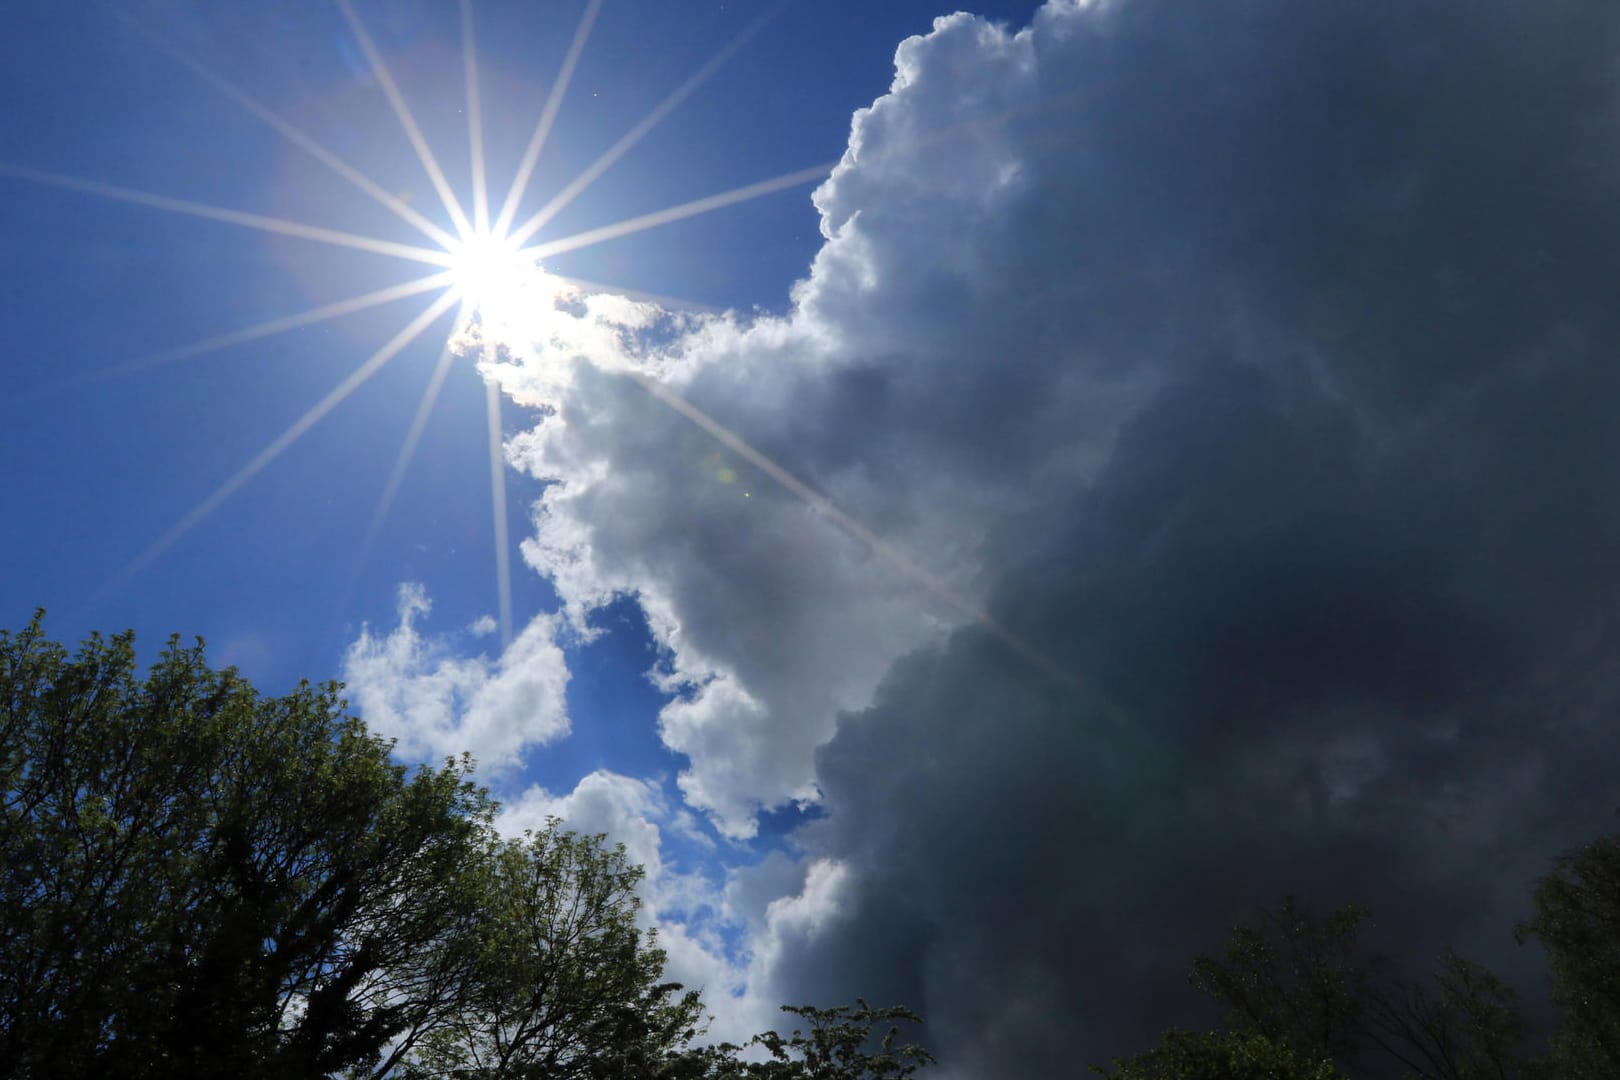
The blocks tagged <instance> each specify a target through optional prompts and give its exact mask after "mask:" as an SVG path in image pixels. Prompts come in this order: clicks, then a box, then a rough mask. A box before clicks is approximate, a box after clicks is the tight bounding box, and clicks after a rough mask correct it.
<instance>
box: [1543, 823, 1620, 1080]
mask: <svg viewBox="0 0 1620 1080" xmlns="http://www.w3.org/2000/svg"><path fill="white" fill-rule="evenodd" d="M1535 905H1536V908H1535V915H1534V917H1532V918H1531V919H1529V920H1527V921H1526V922H1524V923H1523V924H1522V925H1521V926H1520V927H1519V928H1518V934H1519V937H1520V940H1526V939H1529V938H1534V939H1536V940H1538V941H1540V942H1541V944H1542V945H1543V946H1544V947H1545V948H1546V950H1547V953H1548V955H1549V958H1550V960H1551V966H1552V989H1553V1000H1554V1001H1555V1002H1556V1003H1557V1004H1558V1005H1559V1006H1560V1007H1562V1009H1563V1010H1564V1022H1563V1024H1562V1026H1561V1027H1560V1029H1559V1032H1558V1036H1557V1038H1555V1039H1554V1041H1553V1060H1554V1061H1555V1062H1557V1064H1558V1066H1559V1067H1560V1068H1561V1069H1562V1070H1563V1072H1564V1074H1565V1075H1566V1076H1569V1077H1615V1076H1620V836H1605V837H1602V838H1600V839H1598V840H1594V841H1592V842H1591V843H1589V844H1587V845H1585V846H1584V847H1581V848H1578V849H1576V850H1575V851H1572V852H1570V853H1569V854H1567V855H1565V856H1563V857H1562V858H1560V859H1559V860H1558V861H1557V862H1556V863H1555V864H1554V866H1553V870H1552V872H1551V873H1550V874H1548V875H1547V876H1546V877H1545V878H1542V879H1541V881H1540V883H1539V884H1538V885H1537V886H1536V893H1535Z"/></svg>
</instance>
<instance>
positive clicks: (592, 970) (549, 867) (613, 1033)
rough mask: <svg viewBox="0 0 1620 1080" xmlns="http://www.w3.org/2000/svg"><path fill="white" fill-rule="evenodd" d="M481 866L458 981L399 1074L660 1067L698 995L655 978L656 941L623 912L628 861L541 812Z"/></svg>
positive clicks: (569, 1073)
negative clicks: (464, 980)
mask: <svg viewBox="0 0 1620 1080" xmlns="http://www.w3.org/2000/svg"><path fill="white" fill-rule="evenodd" d="M484 874H485V878H484V883H483V891H484V900H483V914H484V918H483V920H482V922H481V924H480V926H479V927H478V929H477V933H476V935H475V937H474V948H475V950H476V957H477V959H476V963H475V977H474V979H473V988H472V991H471V992H470V993H469V994H467V995H466V996H465V997H463V998H462V999H461V1001H460V1002H459V1007H458V1008H457V1009H456V1011H455V1013H454V1014H453V1015H452V1016H451V1017H450V1018H449V1019H448V1020H447V1022H446V1023H444V1024H443V1025H442V1026H440V1027H439V1028H438V1030H437V1031H435V1032H434V1033H433V1034H432V1035H431V1036H429V1037H428V1038H427V1039H425V1040H423V1042H422V1044H421V1045H420V1047H419V1048H418V1049H417V1050H415V1051H414V1052H413V1053H412V1054H411V1055H410V1056H409V1057H408V1058H407V1059H406V1065H405V1068H404V1070H403V1073H404V1075H405V1076H408V1077H415V1076H424V1077H426V1076H456V1077H466V1078H478V1077H489V1078H494V1077H529V1076H534V1077H546V1078H547V1080H573V1078H581V1080H584V1078H597V1077H626V1078H628V1077H656V1076H659V1075H664V1074H665V1073H667V1071H668V1070H669V1069H670V1068H671V1067H672V1064H673V1062H674V1061H675V1060H676V1059H677V1057H678V1056H679V1052H680V1050H681V1049H683V1048H684V1047H685V1045H686V1044H687V1043H688V1042H690V1041H691V1040H692V1039H693V1038H694V1037H695V1036H696V1034H697V1031H698V1029H699V1027H700V1026H701V1024H702V1020H703V1011H702V1002H701V1001H700V999H699V997H698V995H697V994H696V993H686V994H681V993H680V990H681V987H680V986H679V984H676V983H665V982H661V981H660V979H661V976H662V972H663V968H664V954H663V952H662V951H661V950H659V949H658V948H657V947H656V941H654V940H651V935H649V936H648V937H649V940H648V942H647V943H646V944H645V945H644V944H643V941H642V934H641V932H640V931H639V930H638V929H637V928H636V924H635V916H636V912H637V910H638V908H639V901H638V900H637V899H636V895H635V888H636V884H637V882H639V881H640V879H641V875H642V871H641V869H640V868H639V867H633V866H631V865H630V864H629V862H628V861H627V860H626V858H625V854H624V849H623V848H622V847H619V848H615V849H613V850H606V849H604V848H603V847H602V846H601V843H600V838H597V837H590V838H586V837H580V836H576V835H573V834H571V833H567V832H564V831H562V829H561V827H560V825H559V823H558V822H557V821H555V820H552V821H550V822H548V823H547V826H546V828H545V829H544V830H542V831H540V832H531V833H529V834H527V835H526V836H525V838H524V839H523V840H520V841H511V842H508V843H504V844H500V845H498V846H497V847H496V848H495V849H494V850H493V851H492V852H491V853H490V856H489V858H488V860H487V862H486V864H485V867H484Z"/></svg>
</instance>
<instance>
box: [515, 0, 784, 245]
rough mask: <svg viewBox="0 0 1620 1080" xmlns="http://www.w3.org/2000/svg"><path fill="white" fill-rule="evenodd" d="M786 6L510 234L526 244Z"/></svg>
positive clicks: (748, 30)
mask: <svg viewBox="0 0 1620 1080" xmlns="http://www.w3.org/2000/svg"><path fill="white" fill-rule="evenodd" d="M782 7H783V4H781V3H778V4H776V5H774V6H773V7H772V8H771V9H770V10H769V11H766V12H765V13H764V14H762V15H760V16H759V17H758V18H756V19H755V20H754V21H753V22H751V23H749V24H748V25H747V26H746V27H744V28H743V30H742V32H741V33H739V34H738V35H737V36H736V37H734V38H732V39H731V40H730V41H729V42H727V43H726V45H725V47H724V48H722V49H721V50H720V51H719V52H717V53H715V54H714V55H713V56H712V57H710V58H709V60H708V62H707V63H705V64H704V65H703V66H702V67H700V68H698V69H697V70H696V71H694V72H693V73H692V74H691V76H690V77H688V78H687V80H686V81H685V82H683V83H681V85H680V86H677V87H676V88H675V89H674V91H672V92H671V93H670V95H669V96H668V97H666V98H665V99H664V100H663V101H661V102H659V103H658V104H657V105H656V106H655V107H654V108H653V110H652V112H650V113H648V114H647V115H646V116H644V117H642V118H641V120H640V121H638V122H637V123H636V125H635V126H634V127H632V128H631V129H630V130H629V131H627V132H625V133H624V134H623V135H622V136H620V138H619V141H618V142H616V143H614V144H613V145H612V146H610V147H608V149H607V151H606V152H605V153H604V154H603V155H602V156H601V157H599V158H597V159H596V160H595V161H593V162H591V163H590V164H589V165H587V166H586V167H585V171H584V172H582V173H580V174H579V175H578V176H576V177H575V178H574V179H573V180H571V181H569V183H568V185H567V186H566V187H564V188H563V189H562V190H561V191H559V192H558V193H557V194H556V195H554V196H552V199H551V201H550V202H548V203H546V205H544V206H542V207H541V208H540V209H539V210H538V211H537V212H536V213H535V214H534V216H532V217H530V218H529V219H528V220H527V221H525V222H524V223H523V224H522V225H519V226H518V227H517V228H516V229H514V230H512V232H511V234H510V235H511V238H512V242H513V243H516V244H522V243H523V242H525V241H526V240H528V239H529V238H530V237H532V236H533V235H534V234H535V233H537V232H539V231H540V230H541V229H543V228H545V227H546V223H547V222H549V221H550V220H551V219H552V218H554V217H556V216H557V215H558V214H560V213H562V212H563V210H564V209H565V208H566V207H567V206H568V204H569V203H571V202H573V201H574V200H575V199H577V198H578V197H579V196H580V194H581V193H582V192H583V191H585V189H586V188H588V187H590V186H591V185H592V184H594V183H596V180H597V178H598V177H599V176H601V175H602V174H603V173H605V172H607V171H608V169H610V168H612V167H613V165H614V163H615V162H617V161H618V160H619V159H620V158H621V157H623V156H624V155H625V154H627V153H629V151H630V149H631V147H633V146H635V145H636V143H638V142H640V141H641V140H642V139H644V138H646V136H647V134H648V133H649V132H651V131H652V130H653V128H655V127H657V126H658V125H659V124H660V123H661V122H662V121H663V119H664V117H666V116H668V115H669V114H670V113H672V112H674V111H675V110H676V109H677V108H679V107H680V105H681V103H682V102H684V101H685V100H686V99H687V98H689V97H691V96H692V94H693V93H694V92H695V91H696V90H697V89H698V87H700V86H702V85H703V84H704V83H705V82H708V81H709V79H710V77H711V76H713V75H714V73H715V72H716V71H719V70H720V67H721V65H723V64H724V63H725V62H726V61H727V60H730V59H731V58H732V57H733V56H735V55H736V54H737V52H738V51H739V50H741V49H742V47H743V46H744V45H746V44H747V43H748V41H749V39H751V38H752V37H753V36H754V35H755V34H757V33H759V31H760V30H762V29H763V28H764V27H765V25H766V24H767V23H769V22H770V21H771V20H772V19H774V18H776V16H777V15H778V14H780V12H781V10H782Z"/></svg>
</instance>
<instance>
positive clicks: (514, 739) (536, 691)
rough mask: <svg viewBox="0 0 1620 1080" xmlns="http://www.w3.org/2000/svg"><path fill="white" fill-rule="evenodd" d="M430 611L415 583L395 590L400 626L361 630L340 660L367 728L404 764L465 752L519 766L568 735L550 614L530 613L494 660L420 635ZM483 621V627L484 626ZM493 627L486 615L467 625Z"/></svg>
mask: <svg viewBox="0 0 1620 1080" xmlns="http://www.w3.org/2000/svg"><path fill="white" fill-rule="evenodd" d="M431 608H432V604H431V602H430V601H429V599H428V596H427V591H426V590H425V589H424V588H423V587H422V586H421V585H416V584H406V585H401V586H400V589H399V603H398V622H397V623H396V624H395V626H394V627H393V629H391V630H389V631H387V632H386V633H383V634H377V633H375V632H374V631H373V630H372V628H371V627H370V626H369V625H368V626H363V627H362V628H361V631H360V636H359V638H358V639H356V640H355V641H354V642H353V643H352V644H351V645H350V646H349V648H348V651H347V652H346V654H345V655H344V662H343V680H344V682H345V683H346V684H347V687H348V694H349V696H350V698H351V700H352V702H353V704H354V706H355V708H356V709H358V710H359V712H360V713H361V715H363V716H364V717H365V718H366V723H367V725H368V726H369V727H370V728H371V729H372V730H373V731H376V732H378V733H380V734H383V735H387V736H389V737H392V738H394V739H397V740H398V747H397V750H396V753H397V754H398V755H399V756H401V757H404V758H407V759H414V760H435V759H438V758H443V757H446V756H454V755H459V754H461V753H463V752H466V753H471V754H472V755H473V757H474V758H475V759H477V761H478V762H479V763H480V764H481V765H483V766H484V767H486V768H493V769H503V768H510V767H512V766H515V765H517V764H518V763H519V762H520V761H521V759H522V755H523V752H524V751H525V750H526V749H528V748H529V747H532V746H539V745H544V744H546V743H550V742H554V741H556V740H557V739H560V738H562V737H563V736H565V735H567V734H568V730H569V720H568V708H567V689H568V665H567V662H566V660H565V659H564V657H563V652H562V649H561V648H559V647H558V645H557V643H556V641H555V639H554V636H553V631H554V628H555V622H554V620H553V619H552V618H551V617H550V616H546V615H541V616H537V617H536V618H535V619H534V620H533V621H531V622H530V623H529V625H528V626H526V627H525V628H524V629H523V631H522V632H521V633H520V634H518V635H517V637H516V638H515V639H514V640H513V641H512V644H511V645H510V646H509V647H508V648H507V649H506V651H505V652H504V653H502V654H501V656H500V657H499V658H498V659H495V660H491V659H489V658H487V657H484V656H470V657H469V656H462V655H458V653H457V651H456V649H455V648H454V643H453V642H452V641H451V640H449V639H445V638H440V637H434V636H432V635H428V634H424V633H423V632H422V631H421V630H419V629H418V623H419V622H420V621H421V620H423V619H424V618H425V617H426V616H427V614H428V613H429V611H430V610H431ZM486 624H488V625H486ZM492 629H493V620H491V619H489V618H488V617H487V616H486V617H484V618H483V619H480V620H478V621H477V622H475V623H474V624H473V625H472V627H471V628H470V632H471V633H472V634H473V635H474V636H479V635H481V634H487V633H488V632H490V631H491V630H492Z"/></svg>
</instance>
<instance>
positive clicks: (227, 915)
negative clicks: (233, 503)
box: [0, 615, 929, 1080]
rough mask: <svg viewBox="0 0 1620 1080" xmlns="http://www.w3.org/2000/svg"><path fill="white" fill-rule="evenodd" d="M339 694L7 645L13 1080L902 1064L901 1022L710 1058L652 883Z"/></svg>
mask: <svg viewBox="0 0 1620 1080" xmlns="http://www.w3.org/2000/svg"><path fill="white" fill-rule="evenodd" d="M339 689H340V688H339V687H338V686H336V685H335V684H329V685H327V686H323V687H320V688H313V687H311V686H309V685H308V684H300V685H299V687H298V688H297V689H296V690H294V691H293V692H292V693H291V694H288V695H287V696H285V697H281V698H267V697H261V696H260V695H259V694H258V693H257V692H255V691H254V689H253V688H252V687H251V686H250V685H249V684H248V683H247V682H246V681H245V680H243V679H241V678H240V677H239V676H238V675H237V674H236V672H235V671H234V670H224V671H215V670H213V669H211V668H209V666H208V664H207V663H206V660H205V658H204V655H203V647H202V643H201V642H200V641H199V642H198V643H197V644H196V645H194V646H192V647H189V648H186V647H182V646H181V645H180V644H179V642H178V640H177V639H171V640H170V642H169V646H168V648H167V649H166V650H165V651H164V652H163V653H162V654H161V655H160V656H159V658H158V660H157V662H156V664H155V665H154V666H153V667H152V668H151V670H150V672H149V673H148V674H147V676H146V677H145V678H141V677H140V676H139V675H137V673H136V663H135V651H134V641H133V637H132V636H131V635H130V634H127V633H126V634H122V635H119V636H117V637H114V638H112V639H110V640H109V639H105V638H102V637H100V636H98V635H93V636H92V637H91V638H90V639H89V640H88V641H87V642H86V643H85V644H84V645H83V646H82V647H81V648H80V650H79V651H78V653H77V654H76V655H72V656H70V655H69V654H68V653H67V651H66V650H65V649H64V648H62V647H61V646H60V645H57V644H55V643H53V642H51V641H48V640H46V638H45V636H44V634H43V631H42V629H41V617H40V616H38V615H36V616H35V618H34V620H33V622H32V623H31V624H30V625H29V626H28V628H27V629H26V630H24V631H22V632H21V633H19V634H16V635H14V636H13V635H10V634H7V633H4V632H0V1078H11V1077H15V1078H20V1080H46V1078H50V1077H57V1076H63V1077H68V1076H72V1077H77V1076H117V1077H132V1078H145V1077H160V1076H161V1077H169V1076H176V1075H180V1076H223V1077H231V1078H232V1080H260V1078H264V1080H292V1078H299V1080H303V1078H307V1077H312V1076H326V1075H343V1076H346V1077H349V1078H352V1080H360V1078H369V1080H383V1078H391V1077H398V1078H415V1080H427V1078H429V1077H445V1078H450V1077H456V1078H468V1080H481V1078H489V1080H494V1078H496V1077H500V1078H503V1080H504V1078H535V1080H540V1078H545V1080H811V1078H815V1080H903V1078H904V1077H907V1076H910V1075H911V1073H912V1071H913V1065H914V1064H915V1063H917V1062H921V1061H925V1060H929V1059H928V1057H927V1054H926V1052H925V1051H922V1050H921V1049H920V1048H917V1047H912V1046H904V1047H898V1048H896V1047H894V1046H893V1037H894V1033H893V1032H892V1031H891V1033H890V1035H889V1037H888V1038H886V1039H884V1040H881V1045H878V1044H879V1040H877V1039H876V1038H875V1037H873V1036H872V1032H871V1028H872V1026H873V1025H874V1024H875V1023H877V1022H879V1021H888V1020H891V1019H900V1018H907V1019H909V1018H911V1017H910V1014H909V1013H907V1012H906V1011H905V1010H903V1009H887V1010H873V1009H870V1008H868V1007H867V1006H866V1005H865V1003H864V1002H863V1003H862V1004H861V1006H860V1009H859V1010H848V1009H831V1010H818V1009H810V1008H803V1009H796V1010H793V1011H796V1012H798V1013H799V1014H800V1015H803V1016H805V1017H807V1018H809V1019H810V1021H811V1032H810V1034H809V1035H802V1034H801V1033H799V1032H795V1033H794V1034H793V1035H792V1036H791V1037H790V1038H788V1039H783V1038H781V1037H780V1036H778V1035H776V1034H774V1033H766V1034H765V1035H762V1036H758V1037H756V1038H755V1039H754V1040H752V1042H751V1043H750V1046H753V1047H755V1048H756V1050H757V1052H759V1053H761V1054H763V1055H765V1056H767V1057H768V1058H769V1060H766V1061H748V1060H744V1058H743V1056H742V1048H739V1047H735V1046H703V1045H698V1041H699V1036H700V1035H701V1034H702V1028H703V1024H704V1020H705V1018H704V1015H703V1005H702V1001H701V999H700V997H699V995H698V994H697V993H695V992H683V991H682V988H681V987H680V986H679V985H678V984H675V983H670V982H666V981H663V967H664V954H663V953H662V952H661V951H660V950H659V949H658V947H657V940H656V937H655V936H654V935H653V934H652V933H650V932H648V933H643V932H642V931H641V930H640V929H639V928H638V925H637V912H638V907H637V905H638V901H637V899H636V886H637V884H638V882H639V881H640V877H641V871H640V869H639V868H636V867H633V866H631V865H630V864H629V862H628V861H627V859H626V857H625V854H624V851H623V849H622V848H617V849H608V848H606V847H604V846H603V843H602V838H600V837H581V836H576V835H574V834H572V833H569V832H567V831H565V830H564V829H563V828H562V827H561V825H560V823H558V822H556V821H551V822H549V823H548V824H547V826H546V827H545V828H544V829H542V830H540V831H538V832H532V833H529V834H527V835H525V836H524V837H522V838H519V839H506V838H503V837H501V836H499V835H498V834H497V833H496V831H495V829H494V824H493V823H494V813H495V809H496V807H495V804H494V803H493V802H492V801H491V800H490V798H489V796H488V794H487V793H486V792H485V791H484V790H483V789H481V788H479V787H478V786H476V785H475V784H474V783H473V782H472V780H471V773H472V767H473V766H472V762H471V760H470V759H467V758H463V759H461V760H460V761H451V762H447V763H446V764H445V765H443V766H442V767H439V768H437V769H432V768H426V767H423V768H419V769H416V770H415V771H411V770H408V769H407V768H405V767H403V766H401V765H398V764H396V763H394V762H393V761H392V760H391V758H390V754H391V750H392V744H391V743H389V742H387V741H385V740H382V739H379V738H377V737H376V736H373V735H371V734H369V733H368V732H367V731H366V729H365V726H364V724H362V723H361V722H360V721H359V720H358V719H356V718H354V717H351V716H347V715H345V714H344V703H343V701H342V700H341V699H340V697H339V696H338V694H339Z"/></svg>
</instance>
